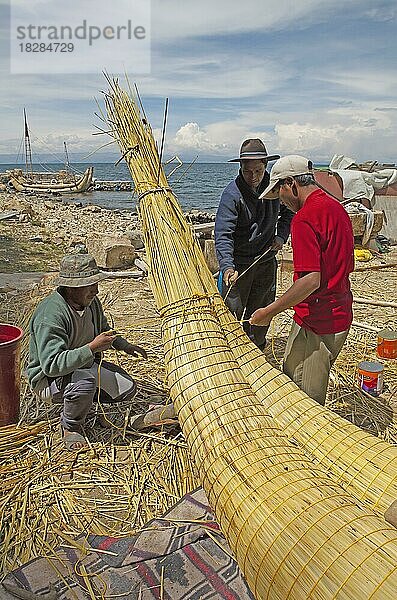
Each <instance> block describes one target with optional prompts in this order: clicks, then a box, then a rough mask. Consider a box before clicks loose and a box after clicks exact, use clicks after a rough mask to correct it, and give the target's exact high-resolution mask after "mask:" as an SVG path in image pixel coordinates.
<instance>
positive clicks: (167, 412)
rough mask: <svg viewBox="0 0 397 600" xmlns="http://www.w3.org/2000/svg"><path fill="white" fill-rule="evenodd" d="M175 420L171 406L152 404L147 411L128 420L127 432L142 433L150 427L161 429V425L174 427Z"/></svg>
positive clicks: (176, 420) (176, 421)
mask: <svg viewBox="0 0 397 600" xmlns="http://www.w3.org/2000/svg"><path fill="white" fill-rule="evenodd" d="M177 423H178V419H177V418H176V414H175V409H174V406H173V404H168V405H166V406H165V405H164V404H154V405H150V406H149V410H148V411H147V412H145V413H142V414H140V415H135V416H134V417H132V419H131V420H130V422H129V424H128V427H127V430H128V429H129V430H131V431H142V430H143V429H148V428H150V427H162V425H176V424H177Z"/></svg>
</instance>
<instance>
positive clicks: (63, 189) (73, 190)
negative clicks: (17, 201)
mask: <svg viewBox="0 0 397 600" xmlns="http://www.w3.org/2000/svg"><path fill="white" fill-rule="evenodd" d="M9 176H10V179H9V182H8V183H9V184H10V185H12V186H13V187H14V188H15V189H16V191H17V192H36V193H38V194H40V193H41V194H44V193H48V192H57V193H60V194H77V193H82V192H86V191H87V190H88V189H89V188H90V187H91V186H92V185H93V180H94V167H88V168H87V169H86V170H85V171H84V173H83V174H82V175H81V177H79V178H78V179H76V180H75V181H69V182H62V181H60V180H59V179H57V178H55V177H53V178H52V179H51V180H48V181H46V180H42V179H40V180H38V181H35V180H34V178H31V177H27V176H26V175H23V173H22V171H21V170H20V169H18V170H15V169H14V171H10V172H9Z"/></svg>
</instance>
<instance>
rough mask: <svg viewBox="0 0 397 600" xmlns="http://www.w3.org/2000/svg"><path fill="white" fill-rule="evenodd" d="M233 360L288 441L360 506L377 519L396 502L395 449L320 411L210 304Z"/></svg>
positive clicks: (224, 311)
mask: <svg viewBox="0 0 397 600" xmlns="http://www.w3.org/2000/svg"><path fill="white" fill-rule="evenodd" d="M216 306H217V309H216V310H217V315H218V318H219V320H220V321H221V323H222V326H223V330H224V333H225V336H226V339H227V340H228V341H229V345H230V348H231V349H232V352H233V355H234V357H235V360H236V361H237V362H238V364H239V366H240V368H241V370H242V372H243V373H244V376H245V378H246V380H247V382H248V383H249V385H250V386H251V388H252V389H253V390H254V392H255V393H256V394H257V396H258V397H259V398H260V399H261V400H262V401H263V403H264V405H265V407H266V408H267V410H268V411H269V413H270V414H271V415H272V417H274V418H275V419H276V422H277V424H278V425H279V426H280V427H281V429H282V430H283V431H284V433H285V434H286V435H287V436H288V438H289V439H291V440H295V441H297V442H298V443H299V444H300V445H301V446H302V447H303V448H304V450H305V452H306V453H309V454H310V455H311V456H312V457H314V458H315V460H316V461H318V462H319V463H320V464H322V465H323V466H324V467H325V468H326V469H329V471H330V472H332V474H333V476H334V478H335V480H336V481H340V482H341V483H343V487H344V488H345V489H346V490H348V491H349V492H351V493H352V494H354V495H355V496H356V498H358V499H359V500H360V501H361V502H364V503H366V504H368V506H370V507H371V508H373V509H374V510H375V511H377V512H380V513H381V514H383V513H384V512H385V511H386V510H387V508H389V506H390V504H392V502H394V500H395V499H396V498H397V446H393V445H391V444H389V443H387V442H385V441H383V440H381V439H379V438H377V437H375V436H373V435H371V434H370V433H367V432H365V431H363V430H362V429H360V428H359V427H356V426H355V425H353V424H352V423H350V422H349V421H347V420H345V419H343V418H341V417H339V416H338V415H337V414H336V413H334V412H332V411H330V410H328V409H327V408H324V407H322V406H320V405H319V404H318V403H317V402H315V401H314V400H312V398H310V397H309V396H307V394H305V393H304V392H302V390H300V389H299V388H298V386H296V385H295V383H294V382H293V381H291V380H290V379H289V377H287V376H286V375H284V374H283V373H280V371H278V370H277V369H275V368H274V367H272V366H271V365H270V364H269V363H268V362H266V361H264V360H263V355H262V353H261V352H260V351H259V350H258V349H257V348H256V346H254V344H247V338H246V336H245V334H244V332H243V331H242V329H241V327H240V326H239V324H238V323H236V321H235V319H233V317H232V316H231V314H230V312H229V311H228V310H227V309H226V307H225V305H224V303H223V302H222V301H220V300H219V299H217V300H216Z"/></svg>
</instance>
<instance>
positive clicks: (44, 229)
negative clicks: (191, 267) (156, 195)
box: [0, 191, 215, 272]
mask: <svg viewBox="0 0 397 600" xmlns="http://www.w3.org/2000/svg"><path fill="white" fill-rule="evenodd" d="M77 200H78V199H77ZM186 216H187V218H188V220H189V221H190V222H191V223H192V224H193V225H196V224H197V225H199V224H203V223H211V222H213V221H214V219H215V215H214V214H211V213H205V212H202V211H197V210H193V211H191V212H189V213H187V214H186ZM209 229H211V228H209ZM204 230H205V228H204ZM98 234H106V235H107V236H109V237H110V238H119V237H123V238H127V239H128V240H130V242H131V244H132V245H133V246H134V248H136V249H137V250H140V249H142V248H143V239H142V233H141V230H140V224H139V217H138V214H137V212H136V211H127V210H125V211H124V210H109V209H106V208H101V207H100V206H96V205H91V204H90V205H85V206H83V205H82V204H81V203H79V202H78V201H76V200H75V199H74V200H73V201H72V200H71V199H70V198H68V199H65V198H63V197H59V196H58V197H52V196H50V195H49V196H35V195H26V194H22V193H10V192H7V191H3V192H1V193H0V272H23V271H49V270H53V269H56V268H57V265H58V264H59V258H60V257H61V256H62V255H63V254H64V253H65V252H68V251H70V250H73V249H74V248H76V246H78V245H85V244H86V242H87V238H89V237H93V236H97V235H98ZM210 235H211V233H209V232H208V231H207V230H205V231H203V232H199V237H202V238H205V237H208V236H210Z"/></svg>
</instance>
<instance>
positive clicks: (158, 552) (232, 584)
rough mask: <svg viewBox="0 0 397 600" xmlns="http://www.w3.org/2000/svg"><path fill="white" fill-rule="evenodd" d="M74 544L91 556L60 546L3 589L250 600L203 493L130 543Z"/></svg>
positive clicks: (143, 599) (144, 598)
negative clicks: (49, 557) (90, 588)
mask: <svg viewBox="0 0 397 600" xmlns="http://www.w3.org/2000/svg"><path fill="white" fill-rule="evenodd" d="M77 541H78V542H80V543H81V545H87V542H88V544H89V546H90V547H91V548H92V549H93V551H91V552H89V554H87V555H84V554H83V553H80V552H79V551H78V550H76V549H74V548H71V547H62V546H60V547H59V549H58V552H57V554H56V556H55V557H53V558H51V560H48V559H45V558H38V559H35V560H33V561H31V562H29V563H28V564H26V565H23V566H22V567H20V568H19V569H17V570H15V571H13V572H12V573H11V574H10V575H8V576H7V578H6V580H5V583H6V585H7V584H8V585H12V586H18V587H19V588H23V589H25V590H30V591H31V592H34V594H37V598H42V597H43V595H44V597H45V595H46V594H48V596H47V598H48V600H52V599H54V598H56V599H62V600H63V599H66V598H78V599H81V600H83V599H84V600H85V599H86V598H92V591H93V592H94V594H95V596H96V597H99V598H100V597H104V598H108V597H112V596H113V597H115V596H116V595H119V596H123V597H124V598H128V599H131V600H134V599H137V600H138V599H139V600H149V599H150V600H152V599H159V600H160V599H164V600H209V599H217V598H219V599H220V600H221V599H227V600H253V596H252V594H251V592H250V591H249V589H248V587H247V584H246V583H245V581H244V578H243V576H242V574H241V572H240V570H239V567H238V565H237V563H236V562H235V560H234V559H233V558H232V557H231V551H230V548H229V547H228V545H227V542H226V540H225V538H224V537H223V535H222V533H221V532H220V530H219V526H218V524H217V523H216V522H215V520H214V515H213V513H212V511H211V509H210V507H209V506H208V500H207V497H206V495H205V493H204V491H203V490H202V489H199V490H196V491H195V492H193V493H191V494H187V495H186V496H184V497H183V498H182V499H181V500H180V501H179V502H178V503H177V504H176V505H175V506H173V507H172V508H171V509H170V510H169V511H168V512H167V513H166V514H165V515H163V517H162V518H161V519H154V520H152V521H150V522H149V523H148V524H147V525H146V526H145V528H144V529H143V530H142V531H141V532H139V533H138V534H137V535H136V536H134V537H129V538H112V537H102V536H90V535H89V536H88V537H87V536H86V537H81V538H79V539H78V540H77ZM95 550H98V552H96V551H95ZM82 574H87V575H88V577H84V576H82ZM87 581H89V586H91V587H92V591H90V590H89V589H88V587H87ZM34 594H32V598H34V597H35V596H34ZM0 597H3V596H1V595H0ZM5 597H6V596H5ZM12 597H13V596H10V598H12Z"/></svg>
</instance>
